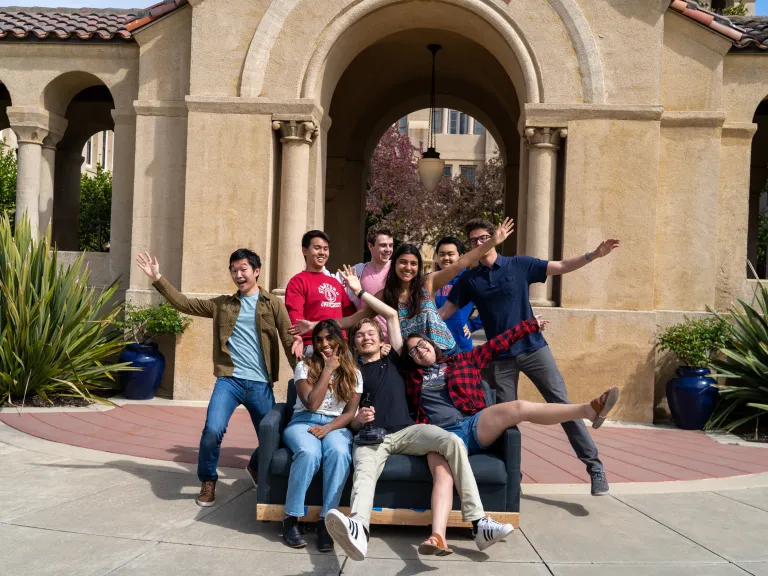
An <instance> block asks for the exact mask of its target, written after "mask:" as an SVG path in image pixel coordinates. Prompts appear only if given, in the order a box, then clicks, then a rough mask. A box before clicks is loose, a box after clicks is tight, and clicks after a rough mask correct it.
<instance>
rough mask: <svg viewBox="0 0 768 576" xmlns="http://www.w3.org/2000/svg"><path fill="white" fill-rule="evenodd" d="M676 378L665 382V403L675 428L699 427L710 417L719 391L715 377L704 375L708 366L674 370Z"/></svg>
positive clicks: (702, 426) (707, 370)
mask: <svg viewBox="0 0 768 576" xmlns="http://www.w3.org/2000/svg"><path fill="white" fill-rule="evenodd" d="M676 373H677V377H675V378H672V379H671V380H670V381H669V382H667V402H669V410H670V411H671V412H672V418H673V419H674V420H675V424H676V425H677V427H678V428H682V429H683V430H701V429H702V428H704V425H705V424H706V423H707V420H709V417H710V416H712V412H713V411H714V409H715V404H717V398H718V391H717V388H715V384H716V383H717V382H716V381H715V379H714V378H711V377H709V376H707V374H709V368H688V367H687V366H681V367H680V368H678V369H677V372H676Z"/></svg>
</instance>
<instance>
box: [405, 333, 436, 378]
mask: <svg viewBox="0 0 768 576" xmlns="http://www.w3.org/2000/svg"><path fill="white" fill-rule="evenodd" d="M412 338H418V339H419V340H426V341H427V342H429V344H430V345H431V346H432V348H433V349H434V351H435V362H442V361H443V360H445V352H443V351H442V350H441V349H440V347H439V346H438V345H437V343H436V342H435V341H434V340H432V338H430V337H429V336H427V335H426V334H421V333H420V332H411V333H410V334H408V336H406V337H405V338H404V339H403V351H402V355H401V356H402V358H403V360H405V362H404V363H403V367H404V368H405V370H406V372H412V371H415V370H418V369H419V368H421V366H419V365H418V364H416V361H415V360H414V359H413V357H412V356H411V351H410V350H408V342H409V341H410V340H411V339H412Z"/></svg>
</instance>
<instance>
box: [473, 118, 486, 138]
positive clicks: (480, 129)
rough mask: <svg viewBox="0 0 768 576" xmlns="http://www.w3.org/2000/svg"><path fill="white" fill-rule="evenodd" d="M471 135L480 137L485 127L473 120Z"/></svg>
mask: <svg viewBox="0 0 768 576" xmlns="http://www.w3.org/2000/svg"><path fill="white" fill-rule="evenodd" d="M472 133H473V134H476V135H478V136H482V135H483V134H485V127H484V126H483V125H482V124H480V122H478V121H477V120H475V129H474V130H473V131H472Z"/></svg>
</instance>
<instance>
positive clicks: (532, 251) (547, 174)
mask: <svg viewBox="0 0 768 576" xmlns="http://www.w3.org/2000/svg"><path fill="white" fill-rule="evenodd" d="M567 135H568V131H567V130H566V129H565V128H526V129H525V138H526V144H527V148H528V205H527V207H526V211H527V222H526V237H525V249H526V254H527V255H528V256H535V257H536V258H541V259H542V260H549V259H551V258H552V254H553V248H554V234H555V182H556V171H557V151H558V150H559V149H560V140H561V139H562V138H565V137H566V136H567ZM530 299H531V304H532V305H533V306H553V305H554V303H553V302H552V281H551V280H547V283H546V284H531V287H530Z"/></svg>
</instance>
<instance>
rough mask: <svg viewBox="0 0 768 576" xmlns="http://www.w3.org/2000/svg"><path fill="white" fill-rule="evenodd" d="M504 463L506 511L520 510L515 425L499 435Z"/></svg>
mask: <svg viewBox="0 0 768 576" xmlns="http://www.w3.org/2000/svg"><path fill="white" fill-rule="evenodd" d="M501 441H502V451H503V458H504V465H505V466H506V468H507V509H506V512H520V482H521V481H522V473H521V472H520V458H521V454H520V453H521V449H522V445H521V436H520V430H518V429H517V426H514V427H512V428H508V429H507V430H506V431H505V432H504V434H502V436H501Z"/></svg>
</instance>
